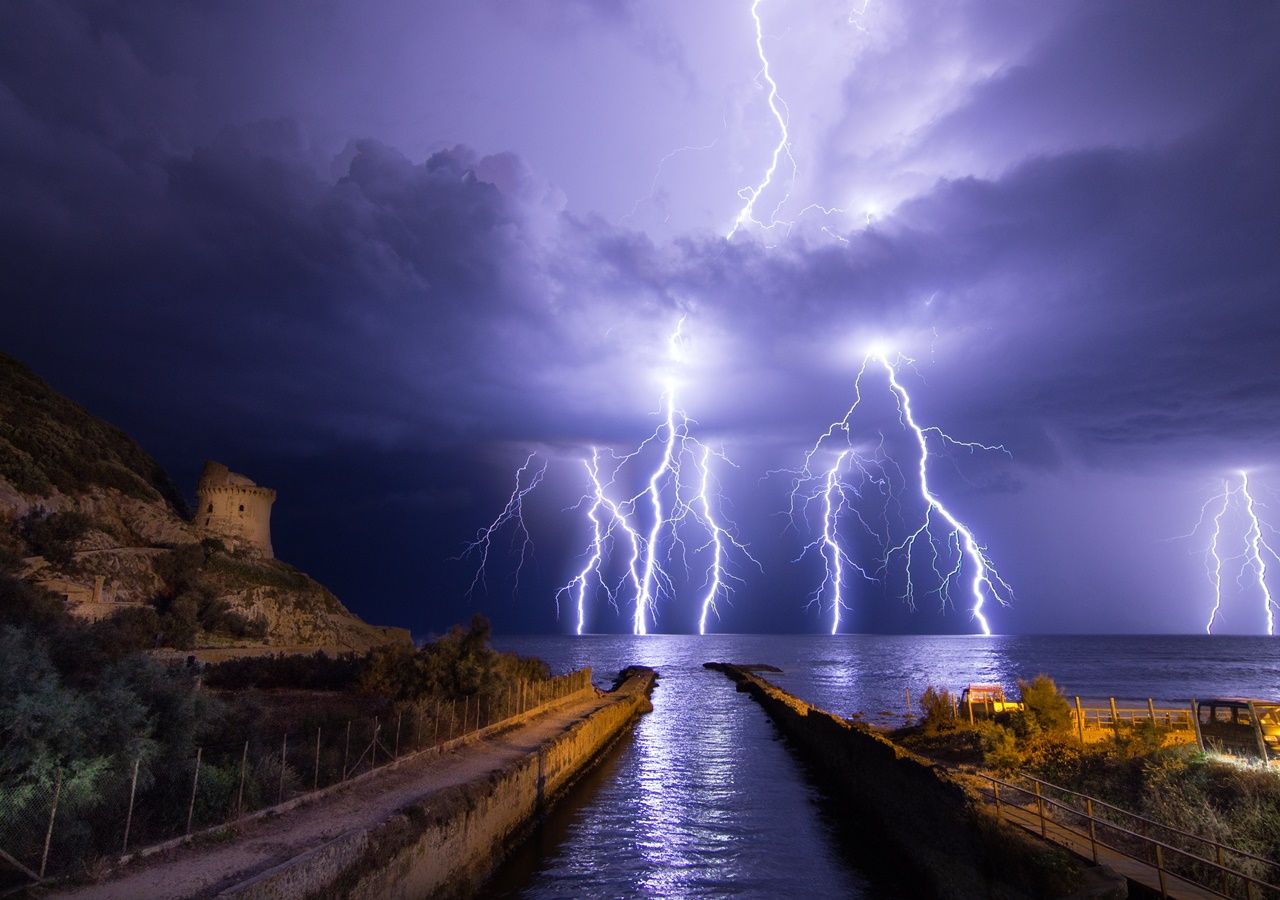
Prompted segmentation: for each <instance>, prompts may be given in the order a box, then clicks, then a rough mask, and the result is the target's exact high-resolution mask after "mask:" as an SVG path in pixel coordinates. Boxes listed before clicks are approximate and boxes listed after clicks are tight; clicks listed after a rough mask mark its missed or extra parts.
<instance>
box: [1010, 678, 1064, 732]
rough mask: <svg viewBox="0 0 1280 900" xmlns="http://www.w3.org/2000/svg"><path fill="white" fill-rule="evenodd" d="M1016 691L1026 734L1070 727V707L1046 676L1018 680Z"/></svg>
mask: <svg viewBox="0 0 1280 900" xmlns="http://www.w3.org/2000/svg"><path fill="white" fill-rule="evenodd" d="M1018 689H1019V690H1020V691H1021V693H1022V707H1023V710H1022V711H1023V714H1024V716H1025V719H1026V725H1027V730H1028V732H1033V731H1066V730H1067V729H1069V728H1070V727H1071V706H1070V704H1068V703H1067V698H1066V697H1063V696H1062V694H1060V693H1058V686H1057V684H1055V683H1054V681H1053V679H1052V678H1050V677H1049V676H1048V675H1037V676H1036V677H1035V678H1033V679H1031V680H1030V681H1023V680H1022V679H1018Z"/></svg>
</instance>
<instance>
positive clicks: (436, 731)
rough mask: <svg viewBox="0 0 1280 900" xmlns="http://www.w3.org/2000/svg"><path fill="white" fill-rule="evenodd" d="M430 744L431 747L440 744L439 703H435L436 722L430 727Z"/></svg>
mask: <svg viewBox="0 0 1280 900" xmlns="http://www.w3.org/2000/svg"><path fill="white" fill-rule="evenodd" d="M431 732H432V734H431V743H432V744H433V745H436V744H439V743H440V701H439V700H437V701H436V720H435V722H434V723H433V724H432V726H431Z"/></svg>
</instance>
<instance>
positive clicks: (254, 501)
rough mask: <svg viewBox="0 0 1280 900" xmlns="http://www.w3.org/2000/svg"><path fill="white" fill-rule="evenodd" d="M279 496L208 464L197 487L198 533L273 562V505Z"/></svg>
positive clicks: (196, 518)
mask: <svg viewBox="0 0 1280 900" xmlns="http://www.w3.org/2000/svg"><path fill="white" fill-rule="evenodd" d="M275 499H276V492H275V491H273V490H271V488H264V487H258V486H257V485H256V484H254V483H253V482H252V481H250V480H249V479H248V478H246V477H244V476H243V475H239V474H237V473H235V472H232V471H231V470H230V469H228V468H227V467H226V466H224V465H222V463H216V462H213V461H209V462H206V463H205V464H204V472H202V473H201V475H200V483H199V484H198V485H196V517H195V522H194V524H195V526H196V532H197V533H198V534H199V535H200V537H201V538H206V537H211V538H219V539H220V540H223V541H225V542H228V543H230V544H231V545H232V546H233V547H235V548H237V549H240V550H248V551H250V552H251V553H255V554H257V555H260V556H265V557H267V558H271V557H272V556H274V554H273V553H272V551H271V504H272V503H274V502H275Z"/></svg>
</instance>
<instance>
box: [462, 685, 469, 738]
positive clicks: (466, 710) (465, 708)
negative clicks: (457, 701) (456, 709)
mask: <svg viewBox="0 0 1280 900" xmlns="http://www.w3.org/2000/svg"><path fill="white" fill-rule="evenodd" d="M470 712H471V696H470V695H469V694H468V695H467V696H466V697H464V698H462V733H463V734H466V733H467V716H468V714H469V713H470Z"/></svg>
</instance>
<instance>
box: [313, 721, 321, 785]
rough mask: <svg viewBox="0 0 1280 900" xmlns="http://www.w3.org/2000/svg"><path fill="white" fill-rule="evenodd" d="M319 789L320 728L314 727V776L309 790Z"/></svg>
mask: <svg viewBox="0 0 1280 900" xmlns="http://www.w3.org/2000/svg"><path fill="white" fill-rule="evenodd" d="M319 788H320V726H319V725H317V726H316V774H315V777H314V778H312V779H311V790H313V791H315V790H319Z"/></svg>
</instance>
